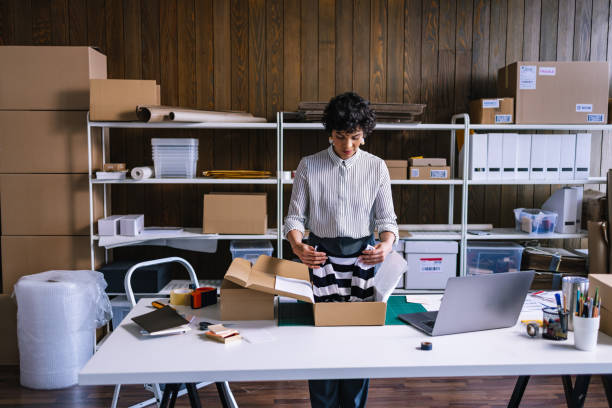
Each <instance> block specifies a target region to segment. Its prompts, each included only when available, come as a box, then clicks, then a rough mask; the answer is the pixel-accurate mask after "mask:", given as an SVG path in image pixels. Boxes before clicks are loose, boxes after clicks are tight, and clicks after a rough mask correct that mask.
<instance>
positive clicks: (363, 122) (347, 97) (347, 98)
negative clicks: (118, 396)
mask: <svg viewBox="0 0 612 408" xmlns="http://www.w3.org/2000/svg"><path fill="white" fill-rule="evenodd" d="M322 122H323V126H325V130H326V131H328V132H330V133H331V131H332V130H335V131H347V132H349V133H352V132H354V131H356V130H358V129H361V130H363V134H364V135H368V134H370V133H371V132H372V131H373V130H374V126H376V115H375V114H374V111H373V110H372V109H371V108H370V102H369V101H367V100H365V99H363V98H362V97H361V96H359V95H357V94H356V93H355V92H345V93H343V94H340V95H336V96H334V97H333V98H331V100H330V101H329V103H328V104H327V106H326V107H325V111H324V112H323V119H322Z"/></svg>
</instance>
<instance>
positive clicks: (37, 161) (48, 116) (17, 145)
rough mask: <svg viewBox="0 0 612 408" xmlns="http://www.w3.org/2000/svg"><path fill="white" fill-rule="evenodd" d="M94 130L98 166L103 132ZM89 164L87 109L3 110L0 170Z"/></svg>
mask: <svg viewBox="0 0 612 408" xmlns="http://www.w3.org/2000/svg"><path fill="white" fill-rule="evenodd" d="M91 131H92V138H91V139H92V141H91V149H92V160H93V162H92V168H93V169H94V170H95V169H99V168H101V167H102V152H101V150H102V149H101V147H102V143H101V140H102V139H101V135H102V132H101V129H100V128H92V129H91ZM108 140H109V138H108V137H107V138H106V139H105V142H106V151H107V152H108V151H109V148H108ZM87 165H88V164H87V112H84V111H0V173H87Z"/></svg>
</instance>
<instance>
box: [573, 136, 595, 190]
mask: <svg viewBox="0 0 612 408" xmlns="http://www.w3.org/2000/svg"><path fill="white" fill-rule="evenodd" d="M590 170H591V134H590V133H578V134H576V164H575V166H574V180H586V179H588V178H589V173H590Z"/></svg>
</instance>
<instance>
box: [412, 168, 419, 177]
mask: <svg viewBox="0 0 612 408" xmlns="http://www.w3.org/2000/svg"><path fill="white" fill-rule="evenodd" d="M419 174H420V173H419V169H410V177H412V178H415V177H419Z"/></svg>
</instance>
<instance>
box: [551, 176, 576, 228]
mask: <svg viewBox="0 0 612 408" xmlns="http://www.w3.org/2000/svg"><path fill="white" fill-rule="evenodd" d="M577 203H578V191H576V190H575V189H573V188H572V187H563V188H560V189H558V190H557V191H555V192H554V193H553V194H552V195H551V196H550V197H549V198H548V200H546V202H544V204H542V209H543V210H547V211H552V212H555V213H557V223H556V225H555V232H558V233H560V234H573V233H575V232H576V214H577V209H576V205H577Z"/></svg>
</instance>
